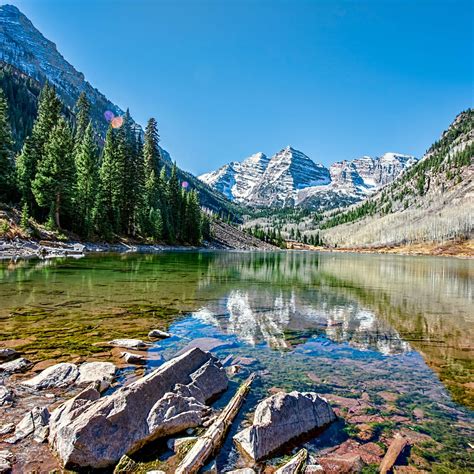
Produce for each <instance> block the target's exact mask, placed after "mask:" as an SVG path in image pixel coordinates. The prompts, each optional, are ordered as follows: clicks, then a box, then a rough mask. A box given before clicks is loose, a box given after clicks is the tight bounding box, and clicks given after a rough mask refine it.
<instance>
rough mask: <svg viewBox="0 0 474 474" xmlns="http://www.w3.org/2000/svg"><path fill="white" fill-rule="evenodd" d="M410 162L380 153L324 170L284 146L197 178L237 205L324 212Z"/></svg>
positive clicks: (356, 198) (388, 179)
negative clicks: (268, 156)
mask: <svg viewBox="0 0 474 474" xmlns="http://www.w3.org/2000/svg"><path fill="white" fill-rule="evenodd" d="M414 163H416V158H414V157H413V156H409V155H402V154H399V153H385V154H384V155H382V156H380V157H375V158H372V157H370V156H363V157H362V158H358V159H355V160H351V161H347V160H346V161H341V162H337V163H334V164H332V165H331V166H330V167H329V169H327V168H326V167H324V166H323V165H321V164H316V163H314V161H312V160H311V159H310V158H309V157H308V156H306V155H305V154H304V153H302V152H300V151H297V150H295V149H294V148H292V147H290V146H288V147H286V148H284V149H283V150H281V151H279V152H278V153H277V154H275V155H274V156H272V158H271V159H268V158H267V156H266V155H264V154H263V153H257V154H255V155H252V156H251V157H250V158H247V159H246V160H244V161H242V162H237V161H234V162H232V163H229V164H227V165H224V166H222V167H221V168H219V169H218V170H216V171H213V172H210V173H206V174H203V175H201V176H199V179H201V180H202V181H203V182H205V183H207V184H209V185H210V186H211V187H212V188H214V189H215V190H217V191H220V192H221V193H223V194H224V195H225V196H226V197H227V198H229V199H230V200H234V201H236V202H239V203H243V204H249V205H253V206H260V207H263V206H272V207H286V206H293V205H297V206H303V207H309V208H314V209H329V208H333V207H339V206H344V205H349V204H352V203H354V202H357V201H360V200H362V199H364V198H365V197H367V196H368V195H370V194H372V193H373V192H374V191H376V190H377V189H379V188H380V187H381V186H383V185H385V184H387V183H390V182H391V181H393V180H394V179H395V178H396V177H397V176H398V175H400V173H402V172H403V171H404V170H405V169H407V168H408V167H410V166H411V165H413V164H414Z"/></svg>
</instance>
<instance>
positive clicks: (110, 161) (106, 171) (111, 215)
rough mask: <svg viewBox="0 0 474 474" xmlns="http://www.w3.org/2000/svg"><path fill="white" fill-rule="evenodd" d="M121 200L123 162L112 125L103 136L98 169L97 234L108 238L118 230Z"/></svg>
mask: <svg viewBox="0 0 474 474" xmlns="http://www.w3.org/2000/svg"><path fill="white" fill-rule="evenodd" d="M122 201H123V163H122V162H121V160H120V159H119V156H118V146H117V137H116V133H115V130H114V129H113V128H112V126H110V127H109V129H108V131H107V135H106V137H105V145H104V150H103V152H102V164H101V167H100V171H99V192H98V198H97V204H96V213H95V221H96V224H97V228H98V230H99V234H100V235H101V236H103V237H106V238H109V237H111V235H112V234H113V233H119V232H120V230H121V229H120V222H121V219H120V210H121V206H122Z"/></svg>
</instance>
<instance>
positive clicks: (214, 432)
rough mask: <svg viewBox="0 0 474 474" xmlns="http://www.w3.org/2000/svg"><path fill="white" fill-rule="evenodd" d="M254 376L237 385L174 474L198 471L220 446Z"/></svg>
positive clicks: (190, 473)
mask: <svg viewBox="0 0 474 474" xmlns="http://www.w3.org/2000/svg"><path fill="white" fill-rule="evenodd" d="M254 378H255V374H252V375H250V377H249V378H248V379H247V380H246V381H245V382H244V383H243V384H242V385H241V386H240V387H239V389H238V390H237V393H236V394H235V395H234V396H233V397H232V399H231V400H230V402H229V403H228V404H227V405H226V407H225V408H224V410H223V411H222V413H221V414H220V415H219V416H218V417H217V419H216V421H214V423H213V424H212V425H211V426H210V427H209V428H208V429H207V431H206V432H205V433H204V434H203V435H202V436H200V437H199V438H198V440H197V441H196V443H195V444H194V446H193V447H192V448H191V449H190V451H189V452H188V454H186V456H185V458H184V459H183V460H182V461H181V463H180V464H179V466H178V467H177V468H176V471H175V474H194V473H196V472H198V471H199V469H200V468H201V467H202V466H203V465H204V463H205V462H206V460H207V459H208V458H209V456H210V455H211V454H212V452H214V451H215V450H216V449H217V448H218V447H219V446H220V444H221V443H222V441H223V439H224V436H225V434H226V432H227V429H228V428H229V426H230V424H231V423H232V420H233V419H234V418H235V416H236V415H237V413H238V411H239V408H240V405H241V404H242V401H243V399H244V398H245V395H247V393H248V391H249V390H250V385H251V384H252V381H253V379H254Z"/></svg>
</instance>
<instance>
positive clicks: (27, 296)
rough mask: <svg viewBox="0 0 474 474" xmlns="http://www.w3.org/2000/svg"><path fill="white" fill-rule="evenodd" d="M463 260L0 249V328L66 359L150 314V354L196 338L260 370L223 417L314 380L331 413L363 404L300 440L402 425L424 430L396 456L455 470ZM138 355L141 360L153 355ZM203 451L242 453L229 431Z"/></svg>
mask: <svg viewBox="0 0 474 474" xmlns="http://www.w3.org/2000/svg"><path fill="white" fill-rule="evenodd" d="M473 274H474V265H473V262H472V261H468V260H460V259H447V258H428V257H403V256H383V255H352V254H327V253H325V254H316V253H304V252H302V253H297V252H294V253H289V252H285V253H283V252H280V253H238V252H235V253H232V252H195V253H194V252H193V253H191V252H185V253H162V254H155V255H136V254H130V255H106V256H104V255H100V256H88V257H86V258H83V259H79V260H74V259H63V260H49V261H26V262H25V261H23V262H18V263H2V264H0V340H3V341H4V342H5V341H7V343H8V344H11V343H12V342H13V343H14V344H15V345H18V347H20V349H21V350H22V351H24V352H25V353H26V354H27V356H28V357H29V358H31V359H33V360H36V359H37V360H42V359H50V358H55V359H59V360H63V359H64V360H70V359H72V358H75V357H90V356H101V355H102V354H103V351H104V349H103V347H100V345H97V343H100V342H103V341H107V340H110V339H112V338H115V337H123V336H130V337H136V336H139V337H141V338H146V334H147V332H148V330H149V329H151V328H153V327H161V328H168V329H169V331H170V332H171V333H173V335H174V337H172V338H171V339H168V340H166V341H163V342H159V343H157V344H156V347H154V348H153V349H151V352H152V353H153V354H152V355H154V356H157V355H158V354H162V355H164V357H165V358H169V357H171V356H172V355H173V354H174V353H176V351H177V350H180V349H182V348H183V347H185V346H186V345H187V344H189V343H190V341H191V340H193V339H196V338H209V340H207V343H210V344H212V346H214V347H215V348H214V352H215V353H216V354H217V355H219V356H220V357H226V356H227V355H230V354H232V355H233V356H235V357H238V356H243V357H245V358H248V359H250V360H244V362H245V363H252V365H251V368H250V369H247V370H255V371H257V370H258V371H259V373H260V377H259V380H258V382H257V383H256V385H255V387H254V389H253V391H252V395H251V396H250V397H249V398H248V400H247V401H246V405H245V407H244V410H242V413H241V415H240V418H239V420H238V423H237V424H236V426H234V427H233V431H236V430H237V428H238V425H239V423H242V421H244V417H245V412H249V411H251V410H252V408H253V407H254V406H255V403H256V401H257V400H258V399H259V398H262V397H263V396H267V395H268V394H269V391H271V389H274V388H282V389H286V390H293V389H298V390H315V391H317V392H320V393H324V394H327V396H328V398H330V399H331V397H332V400H334V403H335V404H336V405H337V404H339V408H340V409H341V414H342V415H346V412H347V406H346V405H347V400H349V401H350V400H351V399H361V400H365V402H366V405H367V406H366V410H365V413H362V415H361V418H360V419H359V420H358V421H357V422H356V423H352V424H346V425H344V422H342V421H341V422H339V423H338V424H335V425H334V426H333V427H331V428H330V429H329V430H327V431H326V432H325V433H324V434H323V435H322V436H320V437H318V438H316V439H313V440H309V441H308V444H307V445H308V447H309V448H310V450H311V452H314V453H316V452H318V451H319V450H320V449H323V448H326V447H328V446H332V445H335V444H338V443H340V442H341V441H343V440H344V439H346V438H347V436H355V437H357V436H360V431H361V430H364V429H369V430H372V431H371V432H370V433H371V434H370V433H369V434H370V436H369V438H370V437H371V438H370V439H372V440H375V441H376V440H379V441H380V440H382V441H383V440H384V436H385V437H389V436H390V434H391V433H393V431H397V430H401V429H409V430H412V431H414V432H418V433H422V434H424V435H427V436H430V437H431V440H432V441H431V440H430V438H426V440H427V441H426V440H425V441H424V444H423V443H421V447H419V448H416V449H415V450H413V449H412V454H411V455H410V458H409V459H408V460H407V462H408V463H411V464H416V465H418V466H425V467H426V468H428V466H439V469H440V470H441V472H450V469H451V470H452V469H453V468H454V467H456V468H457V469H459V470H460V471H459V472H464V470H465V471H466V472H468V471H469V469H470V468H471V467H472V464H470V462H472V457H471V456H472V452H471V450H470V448H469V445H468V444H467V443H468V440H469V437H470V436H472V434H473V431H472V421H473V418H472V411H471V410H470V408H472V407H473V406H474V398H473V393H474V377H473V347H474V306H473V286H472V279H473ZM152 358H153V359H154V360H152V361H151V362H150V363H149V367H148V368H147V370H151V369H152V368H154V367H156V366H157V365H159V364H160V363H161V362H160V361H159V360H158V359H159V357H152ZM253 359H254V361H253ZM246 373H248V372H246V370H244V371H243V373H242V374H240V375H238V376H237V377H236V379H235V382H234V383H235V385H236V384H237V383H238V381H239V377H240V376H241V377H244V376H245V375H246ZM230 395H231V393H230V391H229V396H230ZM338 397H343V398H340V399H339V402H338ZM224 401H225V397H224V399H223V400H222V401H221V402H220V403H224ZM344 407H346V408H344ZM417 409H418V410H417ZM371 417H372V418H371ZM367 427H368V428H367ZM471 442H472V441H471ZM430 443H435V444H436V445H435V446H430ZM438 443H439V444H438ZM440 446H441V447H440ZM433 453H435V454H433ZM283 454H284V453H283ZM217 463H218V468H219V470H222V471H224V470H225V469H226V468H229V467H232V466H236V465H241V464H242V461H241V460H240V459H239V456H238V454H237V453H236V452H235V450H234V448H233V445H232V442H231V441H230V440H229V441H228V442H227V443H226V445H225V447H224V449H223V450H222V452H221V453H220V455H219V457H218V460H217ZM443 469H447V470H445V471H443ZM451 472H452V471H451Z"/></svg>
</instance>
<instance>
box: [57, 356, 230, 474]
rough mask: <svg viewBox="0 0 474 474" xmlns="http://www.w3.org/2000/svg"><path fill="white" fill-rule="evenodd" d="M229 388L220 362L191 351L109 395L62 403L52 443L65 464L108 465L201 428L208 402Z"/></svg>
mask: <svg viewBox="0 0 474 474" xmlns="http://www.w3.org/2000/svg"><path fill="white" fill-rule="evenodd" d="M216 373H219V374H220V375H219V376H216ZM211 377H212V379H213V380H207V378H211ZM224 382H225V383H224ZM226 388H227V377H226V375H225V372H224V369H223V368H222V366H221V364H220V363H219V361H218V360H217V359H215V358H214V357H213V356H212V355H211V354H209V353H206V352H203V351H201V350H200V349H193V350H190V351H189V352H187V353H185V354H183V355H181V356H179V357H175V358H174V359H172V360H170V361H168V362H166V363H165V364H163V365H162V366H160V367H159V368H158V369H156V370H155V371H153V372H152V373H150V374H148V375H146V376H145V377H143V378H141V379H139V380H137V381H136V382H133V383H131V384H130V385H128V386H126V387H122V388H120V389H119V390H117V391H116V392H114V393H113V394H111V395H108V396H105V397H103V398H99V393H98V391H97V390H94V389H93V388H88V389H87V390H85V391H84V392H82V393H81V394H79V395H78V396H77V397H75V398H74V399H72V400H69V401H68V402H66V403H65V404H63V405H61V406H60V407H59V408H57V409H56V410H55V411H54V412H53V413H52V415H51V422H50V430H51V431H50V438H49V440H50V443H51V445H52V447H53V448H54V449H55V450H56V452H57V453H58V454H59V457H60V458H61V459H62V461H63V462H64V464H65V466H80V467H93V468H103V467H107V466H110V465H112V464H115V463H116V462H117V461H119V460H120V458H121V457H122V455H124V454H125V453H133V452H134V451H136V450H137V449H139V448H140V447H142V446H143V445H144V444H146V443H147V442H148V441H151V440H154V439H156V438H157V437H160V436H170V435H173V434H175V433H178V432H180V431H184V430H185V429H187V428H189V427H195V426H198V425H199V424H200V423H201V421H202V419H203V417H204V416H205V415H206V414H207V412H208V411H209V407H207V406H206V405H205V404H204V402H206V401H208V400H209V399H211V398H213V397H214V396H216V395H217V394H218V393H219V392H221V391H222V390H225V389H226ZM183 394H188V395H191V394H195V396H193V395H191V396H185V395H183ZM196 397H198V398H196Z"/></svg>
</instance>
